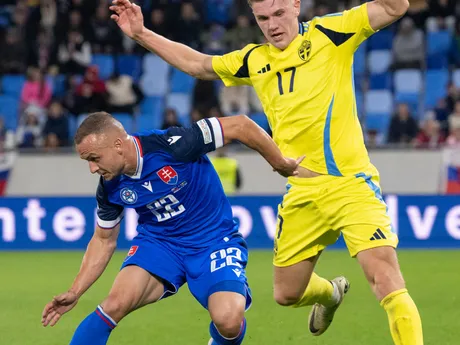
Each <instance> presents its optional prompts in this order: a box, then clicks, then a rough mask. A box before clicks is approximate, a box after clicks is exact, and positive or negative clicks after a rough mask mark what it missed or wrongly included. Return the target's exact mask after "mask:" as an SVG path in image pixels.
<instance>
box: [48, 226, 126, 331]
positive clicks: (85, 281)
mask: <svg viewBox="0 0 460 345" xmlns="http://www.w3.org/2000/svg"><path fill="white" fill-rule="evenodd" d="M119 232H120V224H117V225H116V226H115V227H114V228H113V229H103V228H101V227H99V226H96V231H95V232H94V235H93V238H92V239H91V241H90V242H89V244H88V248H87V249H86V253H85V255H84V257H83V262H82V264H81V267H80V272H79V273H78V274H77V277H76V278H75V280H74V282H73V284H72V287H71V288H70V289H69V290H68V291H67V292H64V293H63V294H60V295H58V296H56V297H54V298H53V300H52V301H51V302H49V303H48V304H47V305H46V306H45V309H44V310H43V314H42V324H43V326H45V327H46V326H48V325H51V326H54V325H55V324H56V323H57V322H58V321H59V319H60V318H61V316H62V315H63V314H65V313H67V312H68V311H70V310H71V309H72V308H73V307H74V306H75V305H76V304H77V302H78V300H79V298H80V297H81V296H82V295H83V294H84V293H85V292H86V290H88V289H89V288H90V287H91V285H93V284H94V283H95V282H96V280H97V279H98V278H99V277H100V276H101V275H102V273H103V272H104V270H105V268H106V267H107V264H108V263H109V261H110V259H111V258H112V255H113V253H114V251H115V248H116V246H117V238H118V234H119Z"/></svg>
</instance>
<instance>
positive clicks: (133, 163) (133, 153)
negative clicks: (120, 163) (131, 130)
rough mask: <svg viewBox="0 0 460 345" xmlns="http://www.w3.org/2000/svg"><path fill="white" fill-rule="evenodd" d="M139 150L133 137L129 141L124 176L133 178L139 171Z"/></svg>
mask: <svg viewBox="0 0 460 345" xmlns="http://www.w3.org/2000/svg"><path fill="white" fill-rule="evenodd" d="M137 164H138V161H137V150H136V144H134V139H133V137H131V136H130V137H129V138H128V139H127V150H126V159H125V167H124V169H123V175H127V176H133V175H134V174H136V171H137Z"/></svg>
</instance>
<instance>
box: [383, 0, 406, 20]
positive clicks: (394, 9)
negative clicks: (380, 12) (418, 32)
mask: <svg viewBox="0 0 460 345" xmlns="http://www.w3.org/2000/svg"><path fill="white" fill-rule="evenodd" d="M409 6H410V4H409V0H400V1H398V2H397V3H396V4H395V5H394V6H388V7H387V13H388V14H389V15H390V16H392V17H397V18H400V17H402V16H404V15H405V14H406V12H407V10H409Z"/></svg>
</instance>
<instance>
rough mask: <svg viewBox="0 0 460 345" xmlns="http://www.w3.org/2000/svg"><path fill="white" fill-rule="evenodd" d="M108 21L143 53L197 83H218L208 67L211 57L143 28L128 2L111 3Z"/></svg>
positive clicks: (137, 11)
mask: <svg viewBox="0 0 460 345" xmlns="http://www.w3.org/2000/svg"><path fill="white" fill-rule="evenodd" d="M110 10H112V11H113V12H115V14H113V15H112V16H111V18H112V19H113V20H114V21H115V22H116V23H117V24H118V26H119V27H120V29H121V30H122V31H123V32H124V33H125V34H126V35H127V36H129V37H130V38H132V39H133V40H135V41H136V42H137V43H139V44H140V45H141V46H143V47H144V48H145V49H147V50H149V51H151V52H153V53H155V54H157V55H158V56H159V57H161V58H162V59H163V60H165V61H166V62H167V63H169V64H170V65H172V66H174V67H176V68H177V69H180V70H181V71H183V72H185V73H187V74H189V75H191V76H193V77H195V78H199V79H209V80H213V79H219V77H218V76H217V74H216V73H215V72H214V69H213V67H212V56H211V55H206V54H202V53H200V52H198V51H196V50H194V49H192V48H189V47H187V46H186V45H183V44H180V43H177V42H173V41H171V40H168V39H167V38H165V37H163V36H161V35H158V34H156V33H154V32H153V31H151V30H148V29H147V28H146V27H145V26H144V17H143V15H142V11H141V8H140V7H139V6H138V5H136V4H132V3H131V2H130V1H129V0H113V1H112V6H110Z"/></svg>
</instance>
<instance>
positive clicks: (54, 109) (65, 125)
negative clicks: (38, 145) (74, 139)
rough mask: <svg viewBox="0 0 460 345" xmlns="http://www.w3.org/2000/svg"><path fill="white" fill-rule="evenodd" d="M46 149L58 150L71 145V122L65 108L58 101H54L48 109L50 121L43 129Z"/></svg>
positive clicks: (48, 120)
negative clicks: (60, 147) (57, 148)
mask: <svg viewBox="0 0 460 345" xmlns="http://www.w3.org/2000/svg"><path fill="white" fill-rule="evenodd" d="M43 136H44V138H45V147H48V148H56V147H58V146H67V145H68V144H69V120H68V118H67V116H66V114H65V113H64V108H63V107H62V105H61V103H59V102H58V101H53V102H52V103H51V105H50V106H49V109H48V119H47V121H46V124H45V128H43Z"/></svg>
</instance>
